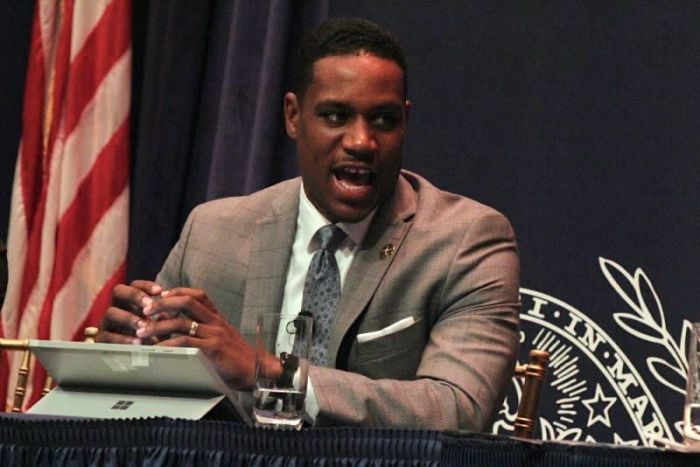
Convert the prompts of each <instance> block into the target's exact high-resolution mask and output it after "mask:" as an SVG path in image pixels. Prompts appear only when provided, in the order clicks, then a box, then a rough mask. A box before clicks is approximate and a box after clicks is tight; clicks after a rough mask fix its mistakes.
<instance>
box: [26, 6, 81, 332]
mask: <svg viewBox="0 0 700 467" xmlns="http://www.w3.org/2000/svg"><path fill="white" fill-rule="evenodd" d="M63 7H64V11H63V12H61V13H62V17H63V19H62V21H61V26H60V31H59V35H58V44H57V47H56V59H55V64H54V74H53V77H54V78H53V82H51V81H49V86H50V88H51V91H50V94H51V95H52V96H53V103H52V104H51V105H50V106H48V108H46V109H45V111H44V112H46V113H48V114H50V117H49V120H48V121H47V122H45V121H44V120H43V115H44V112H42V115H41V117H40V125H41V126H40V128H41V135H42V136H40V137H39V140H38V142H39V144H40V145H41V146H40V148H42V151H40V152H39V153H35V154H27V157H32V158H34V160H35V162H36V163H37V164H39V163H40V165H37V166H35V167H34V170H36V174H35V176H38V174H41V183H42V184H41V194H40V196H39V202H38V203H36V204H35V206H36V210H35V211H28V210H26V209H25V212H26V215H27V218H28V219H29V218H32V220H31V221H29V222H28V223H31V225H32V228H31V229H28V230H27V233H28V239H27V258H26V260H25V265H24V272H23V274H22V287H21V292H20V301H19V309H18V318H17V323H19V322H21V320H22V317H23V316H24V311H25V309H26V307H27V302H28V301H29V296H30V294H31V292H32V290H33V289H34V286H35V285H36V281H37V277H38V276H39V267H40V264H39V263H40V260H41V256H42V255H41V253H42V252H41V238H42V229H43V224H44V215H45V207H46V196H47V190H48V186H49V177H50V175H49V171H50V168H51V158H52V156H53V145H54V142H55V140H56V135H57V133H58V128H59V119H60V115H61V109H62V108H63V97H64V94H65V86H64V84H65V81H66V79H67V78H66V77H67V75H68V67H69V61H70V39H71V30H72V23H73V19H72V18H73V1H72V0H65V2H64V3H63ZM37 16H38V17H39V18H38V21H41V14H40V5H39V4H37V8H36V11H35V17H37ZM37 34H38V35H39V40H41V31H40V30H39V29H38V30H37ZM43 50H46V47H45V46H43ZM42 69H43V66H42ZM44 71H45V73H44V74H43V76H44V79H46V70H44ZM49 79H50V78H49ZM27 92H38V93H40V95H41V96H44V89H43V88H41V89H34V90H32V89H27ZM45 97H46V99H47V100H49V99H50V97H49V96H45ZM42 108H43V107H42ZM46 124H48V125H49V127H48V128H44V125H46ZM46 132H48V134H49V136H48V141H47V147H46V148H43V135H44V134H46ZM32 136H34V135H28V136H27V137H26V138H25V136H24V134H23V135H22V141H23V142H24V141H25V140H27V141H28V140H30V139H33V138H32ZM23 144H24V143H23ZM22 161H23V162H24V158H23V159H22Z"/></svg>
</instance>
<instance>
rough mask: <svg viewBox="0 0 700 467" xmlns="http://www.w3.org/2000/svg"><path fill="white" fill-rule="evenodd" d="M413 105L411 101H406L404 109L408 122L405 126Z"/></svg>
mask: <svg viewBox="0 0 700 467" xmlns="http://www.w3.org/2000/svg"><path fill="white" fill-rule="evenodd" d="M412 105H413V104H412V103H411V101H409V100H408V99H406V103H405V104H404V107H403V108H404V115H405V117H404V118H405V119H406V122H405V123H404V124H407V123H408V117H409V116H410V115H411V106H412Z"/></svg>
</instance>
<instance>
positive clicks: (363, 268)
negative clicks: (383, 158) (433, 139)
mask: <svg viewBox="0 0 700 467" xmlns="http://www.w3.org/2000/svg"><path fill="white" fill-rule="evenodd" d="M416 205H417V195H416V193H415V192H414V190H413V188H412V187H411V185H410V184H409V183H408V182H407V181H406V180H405V179H404V178H403V177H401V176H399V179H398V181H397V183H396V188H395V190H394V196H393V197H392V198H391V199H390V201H389V202H387V203H384V204H383V205H382V206H380V208H379V210H378V211H377V214H376V215H375V217H374V219H373V220H372V224H371V225H370V227H369V229H368V231H367V235H365V239H364V241H363V244H362V246H361V247H360V249H359V250H358V251H357V252H356V253H355V258H354V260H353V262H352V266H351V267H350V270H349V271H348V276H347V278H346V280H345V284H344V285H343V292H342V294H341V297H340V304H339V306H338V314H337V316H336V322H335V325H334V327H333V331H332V334H331V338H330V344H329V347H330V348H329V356H328V362H329V364H331V365H334V363H335V361H336V357H337V354H338V349H339V348H340V344H341V342H342V340H343V338H344V336H345V334H347V332H348V330H349V329H350V327H351V326H352V324H353V323H354V322H355V320H356V319H357V318H358V317H359V316H360V315H361V314H362V311H363V310H364V309H365V307H366V306H367V303H368V302H369V300H370V298H371V297H372V295H373V294H374V291H375V290H377V287H378V286H379V283H380V282H381V281H382V278H383V277H384V274H385V273H386V270H387V269H388V268H389V266H390V265H391V263H392V262H393V260H394V257H395V256H396V254H395V252H396V251H398V250H399V248H401V243H402V242H403V240H404V238H405V237H406V234H407V233H408V230H409V229H410V226H411V225H412V223H411V222H410V221H411V220H412V219H413V216H414V215H415V212H416ZM386 245H393V247H394V250H395V252H394V254H393V255H389V256H382V255H380V251H381V249H382V248H383V247H384V246H386Z"/></svg>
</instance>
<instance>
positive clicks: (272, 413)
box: [253, 313, 313, 429]
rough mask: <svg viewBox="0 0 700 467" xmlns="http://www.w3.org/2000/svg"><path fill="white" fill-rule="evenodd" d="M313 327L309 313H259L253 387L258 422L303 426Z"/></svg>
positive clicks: (269, 424) (274, 425) (291, 426)
mask: <svg viewBox="0 0 700 467" xmlns="http://www.w3.org/2000/svg"><path fill="white" fill-rule="evenodd" d="M312 327H313V321H312V318H311V317H309V316H288V315H280V314H279V313H263V314H260V315H259V316H258V324H257V331H256V354H255V388H254V389H253V397H254V405H253V416H254V419H255V424H256V426H260V427H272V428H287V429H290V428H291V429H299V428H301V425H302V416H303V414H304V403H305V400H306V381H307V376H308V371H309V361H308V356H309V347H310V345H311V333H312ZM280 367H281V368H282V375H281V376H280V374H279V373H280V372H279V370H280Z"/></svg>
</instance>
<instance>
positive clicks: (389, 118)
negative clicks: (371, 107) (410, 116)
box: [372, 114, 401, 131]
mask: <svg viewBox="0 0 700 467" xmlns="http://www.w3.org/2000/svg"><path fill="white" fill-rule="evenodd" d="M400 122H401V117H400V116H398V115H395V114H377V115H375V116H374V117H373V118H372V125H373V126H374V127H375V128H378V129H380V130H384V131H388V130H393V129H394V128H396V127H397V126H398V125H399V123H400Z"/></svg>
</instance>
